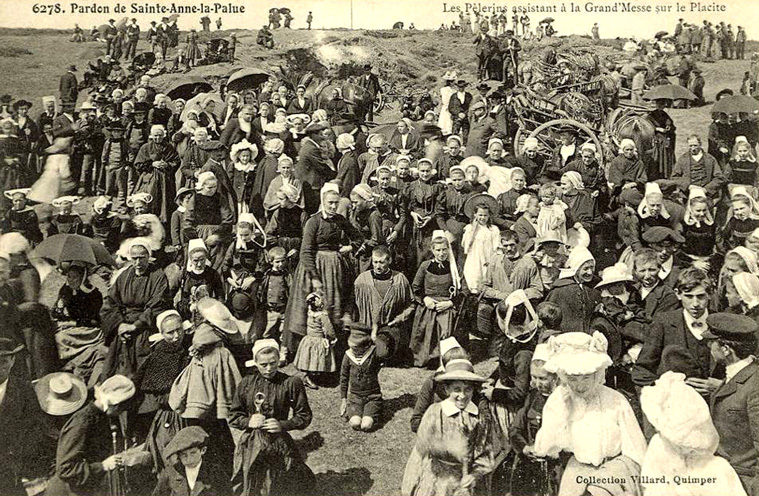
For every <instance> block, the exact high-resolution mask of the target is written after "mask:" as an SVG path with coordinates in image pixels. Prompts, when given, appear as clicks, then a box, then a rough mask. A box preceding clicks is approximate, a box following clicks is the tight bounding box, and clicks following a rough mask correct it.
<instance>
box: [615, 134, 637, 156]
mask: <svg viewBox="0 0 759 496" xmlns="http://www.w3.org/2000/svg"><path fill="white" fill-rule="evenodd" d="M630 145H632V147H633V148H635V153H638V147H637V146H636V145H635V142H634V141H633V140H631V139H630V138H622V141H620V142H619V153H620V154H622V153H623V150H624V149H625V147H627V146H630Z"/></svg>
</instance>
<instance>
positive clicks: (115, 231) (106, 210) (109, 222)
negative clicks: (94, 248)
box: [90, 196, 121, 253]
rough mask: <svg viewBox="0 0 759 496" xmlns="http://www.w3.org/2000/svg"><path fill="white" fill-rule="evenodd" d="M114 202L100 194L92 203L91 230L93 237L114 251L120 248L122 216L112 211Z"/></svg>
mask: <svg viewBox="0 0 759 496" xmlns="http://www.w3.org/2000/svg"><path fill="white" fill-rule="evenodd" d="M112 206H113V202H112V201H111V200H110V199H109V198H108V197H107V196H100V197H98V199H97V200H95V201H94V202H93V203H92V217H90V230H91V235H92V237H93V238H94V239H95V240H96V241H98V242H99V243H100V244H102V245H103V246H105V247H106V249H107V250H108V251H109V252H111V253H113V252H115V251H116V250H118V248H119V233H120V232H121V218H120V217H119V216H118V214H116V213H115V212H111V207H112Z"/></svg>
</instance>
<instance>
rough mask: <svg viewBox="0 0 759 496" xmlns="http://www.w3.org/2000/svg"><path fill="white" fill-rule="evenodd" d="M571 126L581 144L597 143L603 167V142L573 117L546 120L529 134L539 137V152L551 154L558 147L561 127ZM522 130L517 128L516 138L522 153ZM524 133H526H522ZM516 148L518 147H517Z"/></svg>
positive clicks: (599, 160)
mask: <svg viewBox="0 0 759 496" xmlns="http://www.w3.org/2000/svg"><path fill="white" fill-rule="evenodd" d="M565 126H570V127H573V128H575V130H576V131H577V137H578V140H577V143H578V144H579V145H582V144H583V143H587V142H588V141H590V142H592V143H593V144H595V145H596V149H597V150H598V153H597V154H596V155H597V156H598V163H599V165H600V166H601V167H603V165H604V163H603V160H604V157H603V148H601V142H600V141H599V140H598V136H596V133H595V132H594V131H593V130H592V129H590V128H589V127H588V126H586V125H585V124H583V123H581V122H578V121H576V120H573V119H554V120H552V121H548V122H545V123H543V124H541V125H539V126H538V127H536V128H535V129H534V130H533V131H532V132H531V133H530V135H529V137H530V138H537V139H538V152H539V153H540V154H541V155H544V156H551V155H552V154H553V150H554V148H556V147H557V146H558V145H559V143H560V141H559V133H558V130H559V128H562V127H565ZM520 131H522V130H521V128H520V129H519V130H517V136H516V138H515V140H514V146H515V147H516V146H517V145H519V147H520V148H519V151H518V152H517V154H520V153H521V151H522V149H521V148H522V145H523V144H524V139H525V138H522V137H521V136H520ZM522 134H524V133H522ZM515 150H516V148H515Z"/></svg>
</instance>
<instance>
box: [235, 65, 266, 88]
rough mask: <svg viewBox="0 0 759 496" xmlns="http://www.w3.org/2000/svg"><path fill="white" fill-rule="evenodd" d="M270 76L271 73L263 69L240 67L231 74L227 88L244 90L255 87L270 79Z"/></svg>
mask: <svg viewBox="0 0 759 496" xmlns="http://www.w3.org/2000/svg"><path fill="white" fill-rule="evenodd" d="M269 76H271V74H269V73H268V72H266V71H264V70H263V69H256V68H255V67H251V68H248V69H240V70H239V71H237V72H235V73H234V74H232V75H231V76H229V81H227V89H228V90H229V91H243V90H247V89H251V88H255V87H257V86H258V85H260V84H263V83H264V82H265V81H266V80H267V79H269Z"/></svg>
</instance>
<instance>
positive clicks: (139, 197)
mask: <svg viewBox="0 0 759 496" xmlns="http://www.w3.org/2000/svg"><path fill="white" fill-rule="evenodd" d="M138 201H140V202H142V203H146V204H147V203H150V202H152V201H153V195H151V194H150V193H135V194H133V195H131V196H129V198H127V201H126V204H127V207H134V202H138Z"/></svg>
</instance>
